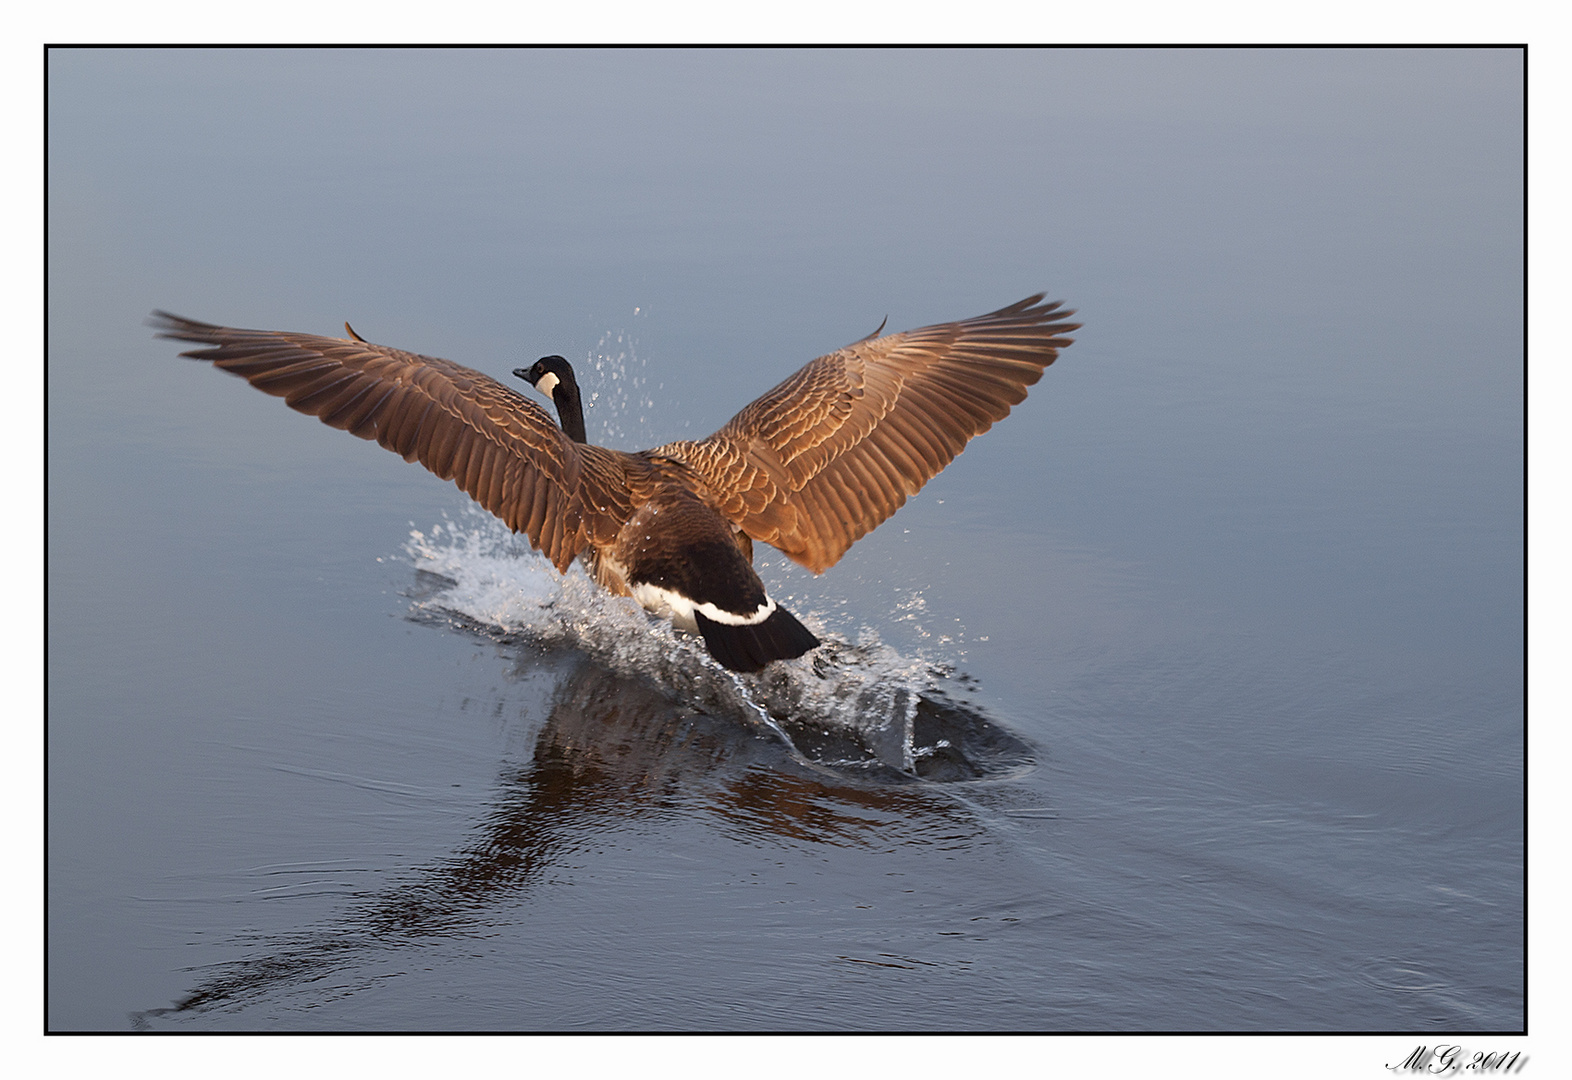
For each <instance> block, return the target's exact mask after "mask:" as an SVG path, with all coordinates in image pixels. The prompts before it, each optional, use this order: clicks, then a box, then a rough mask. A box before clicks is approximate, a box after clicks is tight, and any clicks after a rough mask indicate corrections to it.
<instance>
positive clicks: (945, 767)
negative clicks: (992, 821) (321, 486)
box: [405, 508, 1030, 780]
mask: <svg viewBox="0 0 1572 1080" xmlns="http://www.w3.org/2000/svg"><path fill="white" fill-rule="evenodd" d="M405 552H406V554H407V555H408V556H409V558H410V560H411V561H412V562H413V563H414V565H415V568H416V575H417V580H416V587H415V588H414V589H413V590H412V591H411V593H410V595H411V598H412V599H413V601H414V606H413V608H412V615H413V616H414V617H415V618H417V619H421V620H424V621H438V622H446V623H448V624H450V625H455V626H458V627H460V628H462V629H465V630H468V631H471V632H476V633H481V634H484V635H485V636H487V637H490V638H492V639H493V640H497V641H503V642H508V643H531V644H534V645H536V646H538V647H540V648H542V649H546V650H556V649H563V648H567V649H572V650H575V651H577V652H580V653H583V654H585V655H587V656H589V657H590V658H591V659H592V660H593V661H594V662H596V663H598V664H600V665H602V666H603V667H605V668H607V669H609V670H612V671H615V672H618V673H619V674H626V675H639V676H642V677H644V678H647V679H649V680H651V681H652V682H654V683H655V685H656V686H657V687H659V688H660V689H661V691H662V692H663V693H665V694H667V695H668V696H670V697H671V698H672V700H673V701H678V702H682V703H684V704H687V705H690V706H692V707H695V708H698V709H700V710H702V711H704V712H706V713H708V714H710V715H714V716H725V717H729V718H732V719H734V720H736V721H737V722H739V723H743V724H749V725H754V726H756V727H758V728H760V729H761V730H767V731H769V732H770V733H771V734H773V735H774V736H776V737H778V738H780V739H782V740H784V741H785V742H786V744H787V745H788V747H789V748H790V749H791V750H792V752H793V754H794V755H795V756H797V757H799V758H800V759H801V760H803V761H805V762H807V763H810V764H813V765H816V766H820V767H826V768H832V769H835V770H837V771H838V772H842V773H846V772H850V773H854V774H859V775H865V776H867V777H869V778H871V779H884V780H891V779H917V778H925V779H975V778H978V777H983V776H993V775H998V774H1000V773H1001V772H1006V771H1015V770H1017V769H1018V768H1020V767H1022V766H1023V765H1025V764H1027V763H1028V762H1029V760H1030V754H1029V750H1028V748H1027V747H1026V746H1025V744H1024V743H1021V742H1020V741H1019V740H1017V739H1015V738H1014V737H1013V736H1010V735H1008V733H1006V732H1003V731H1002V730H1001V729H999V728H997V727H995V726H994V725H993V724H991V723H990V722H988V721H987V720H986V718H984V717H983V716H982V715H981V714H980V713H979V712H977V711H976V710H975V708H974V707H972V706H970V705H968V704H965V703H964V700H965V697H966V695H967V691H966V687H965V683H964V678H957V677H956V676H954V675H953V673H952V672H950V671H948V670H946V669H945V668H943V667H941V666H938V665H935V664H933V663H932V662H930V661H928V660H924V659H919V658H913V657H909V656H904V655H902V654H901V653H899V652H897V651H896V650H895V649H892V648H890V647H889V646H887V645H885V644H884V643H883V642H882V641H880V640H879V636H878V634H877V633H876V632H874V631H873V630H871V629H867V628H862V629H861V630H859V631H858V632H857V640H856V641H855V642H850V641H846V640H842V639H838V638H836V637H835V636H834V635H833V634H832V633H831V632H830V631H829V630H828V629H827V628H826V625H825V620H824V619H823V618H822V617H821V616H819V615H818V614H816V613H814V612H804V611H797V612H795V614H797V616H798V617H799V618H800V619H802V621H803V622H804V623H805V624H806V625H807V626H808V628H809V629H811V630H813V631H814V633H816V634H817V635H819V637H820V638H821V639H823V641H824V644H823V645H821V646H820V647H819V648H817V649H814V650H813V651H812V652H810V653H808V654H807V655H806V656H803V657H800V658H798V659H796V660H788V661H780V662H776V663H773V664H770V665H769V666H768V667H767V668H766V669H765V670H764V671H762V672H760V673H758V674H757V675H742V674H739V673H737V672H734V671H730V670H727V669H726V668H724V667H722V666H720V665H719V664H718V663H716V662H715V660H714V659H713V658H712V657H711V656H710V654H709V652H708V650H707V649H706V648H705V647H704V643H703V641H702V639H700V638H698V637H695V636H693V635H689V634H685V633H682V632H680V631H678V630H676V629H675V628H674V627H672V625H671V624H670V623H669V622H668V621H666V620H664V619H658V618H655V617H653V616H650V615H648V614H647V613H645V612H644V611H643V609H641V608H640V607H639V606H638V605H637V604H636V603H635V602H634V601H633V600H631V599H629V598H627V597H615V596H612V595H610V594H608V593H607V592H606V591H605V590H603V589H601V588H600V587H599V586H597V585H596V584H595V583H594V582H593V581H591V580H590V578H589V577H588V575H587V574H585V573H584V571H583V569H582V568H580V567H579V566H578V565H576V564H575V565H574V566H573V567H572V569H570V571H569V572H568V573H567V574H565V575H559V574H558V573H557V572H556V571H555V570H554V569H553V568H552V567H551V566H550V565H549V564H548V563H547V562H546V561H545V560H544V559H543V558H541V557H540V556H539V555H538V554H536V553H534V552H532V551H530V549H529V547H528V545H527V544H526V543H525V542H524V540H523V539H522V538H520V537H518V536H517V535H515V534H513V533H510V532H509V531H508V530H507V528H506V527H505V526H504V525H503V524H502V523H501V522H500V521H498V520H497V519H496V518H493V517H491V516H490V515H488V514H486V513H484V512H483V511H481V510H480V509H479V508H469V509H468V510H466V511H465V512H464V513H463V514H461V517H460V520H458V521H455V520H453V519H452V518H446V519H445V520H444V521H443V522H442V523H440V524H437V525H435V526H433V527H432V528H430V529H429V530H424V531H423V530H419V529H413V528H412V529H411V532H410V537H409V541H408V542H407V543H406V545H405Z"/></svg>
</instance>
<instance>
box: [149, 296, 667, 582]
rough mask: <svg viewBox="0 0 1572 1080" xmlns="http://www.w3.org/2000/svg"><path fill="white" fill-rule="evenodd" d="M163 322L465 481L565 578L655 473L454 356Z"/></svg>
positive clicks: (352, 426) (244, 369) (199, 354)
mask: <svg viewBox="0 0 1572 1080" xmlns="http://www.w3.org/2000/svg"><path fill="white" fill-rule="evenodd" d="M153 319H154V325H155V326H156V327H157V328H158V329H159V330H160V331H161V333H160V336H161V337H167V338H173V339H175V340H178V341H189V342H196V343H198V344H200V345H203V346H206V347H205V348H201V349H192V350H190V351H188V352H186V353H184V354H183V355H185V356H189V357H192V358H194V359H197V360H207V361H210V362H211V363H212V364H213V365H214V366H215V367H219V368H223V369H224V370H225V371H229V372H231V373H233V374H235V375H239V376H241V377H242V378H244V379H246V380H247V381H248V382H250V383H251V385H253V386H255V387H256V388H257V389H259V390H262V391H263V392H265V393H268V394H271V395H273V396H274V397H282V398H283V399H284V403H285V404H286V405H288V406H290V407H291V408H293V409H296V410H298V411H300V412H303V413H307V414H308V415H312V416H316V417H319V418H320V419H321V420H322V422H323V423H325V424H328V425H330V426H332V427H336V428H340V429H342V430H345V431H348V432H350V433H351V434H353V435H356V436H359V437H360V438H362V439H375V440H376V441H377V443H379V444H380V445H382V446H384V447H386V448H387V449H389V450H392V451H393V452H394V453H396V454H399V455H401V456H402V457H403V458H404V459H405V460H406V461H419V462H420V463H421V464H422V465H424V466H425V467H426V468H427V469H429V470H431V471H432V472H433V473H435V474H436V475H437V476H439V477H441V478H442V479H444V480H452V481H454V483H456V484H458V486H459V487H460V488H462V489H463V490H464V491H466V492H467V493H468V494H469V495H470V496H471V497H473V498H474V499H475V501H476V502H478V503H480V505H482V506H484V507H485V508H486V509H487V510H489V511H491V512H492V513H493V514H496V515H497V516H498V517H499V518H501V519H502V520H503V521H504V522H506V523H507V525H508V527H509V528H511V529H514V530H516V531H519V532H523V533H524V534H525V535H526V536H528V537H529V541H530V543H531V544H532V545H534V546H535V547H536V548H537V549H539V550H540V551H542V552H543V553H544V554H545V555H546V557H547V558H549V559H550V560H551V561H552V562H553V563H554V564H556V566H557V568H558V569H560V570H566V569H567V567H568V565H569V564H570V563H571V562H572V561H573V559H574V558H575V557H576V556H577V555H578V554H579V552H580V551H582V550H583V549H584V547H585V546H586V545H587V543H588V541H589V538H590V537H591V536H592V535H605V534H607V533H612V534H614V533H615V532H616V530H617V529H618V528H620V527H621V524H622V522H623V521H626V520H627V517H628V516H631V513H632V507H631V505H630V504H631V496H630V493H629V486H630V476H631V475H632V474H642V472H647V471H648V470H649V468H650V467H649V466H648V464H647V463H645V462H643V461H641V460H640V459H637V458H635V457H634V456H633V455H630V454H623V453H620V452H618V451H615V450H607V449H605V448H603V447H598V446H587V445H584V444H580V443H574V442H573V441H571V440H570V439H568V437H567V436H566V435H564V434H563V433H562V430H561V428H559V427H558V426H557V424H556V422H555V421H554V420H552V418H551V417H550V416H549V415H547V413H546V411H545V410H544V409H542V408H541V407H540V406H538V405H536V404H535V403H534V402H532V401H530V400H529V399H527V398H525V397H524V396H523V395H522V394H519V393H518V392H517V391H515V390H513V389H512V388H510V387H507V386H504V385H502V384H501V383H499V382H497V381H495V380H494V379H492V378H490V377H489V376H486V375H483V374H481V373H480V372H478V371H474V370H472V369H470V368H467V367H464V366H462V365H460V364H455V363H453V362H451V361H448V360H441V359H438V358H436V357H430V356H420V355H417V354H415V353H408V352H403V351H400V350H397V349H390V348H387V347H385V346H381V345H373V344H370V343H368V342H365V341H362V340H360V339H358V338H350V339H344V338H330V337H319V336H316V335H312V334H296V333H289V332H286V331H269V330H238V329H234V328H232V327H224V326H215V325H213V324H211V323H203V322H196V321H194V320H191V319H183V318H180V317H178V316H175V315H170V314H167V313H165V312H155V313H154V315H153Z"/></svg>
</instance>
